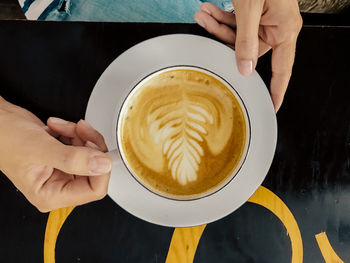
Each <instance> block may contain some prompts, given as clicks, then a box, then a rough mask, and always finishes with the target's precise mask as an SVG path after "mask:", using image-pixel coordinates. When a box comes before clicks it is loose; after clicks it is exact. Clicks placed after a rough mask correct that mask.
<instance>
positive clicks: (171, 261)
mask: <svg viewBox="0 0 350 263" xmlns="http://www.w3.org/2000/svg"><path fill="white" fill-rule="evenodd" d="M205 226H206V225H201V226H195V227H184V228H176V229H175V230H174V233H173V237H172V239H171V243H170V247H169V251H168V256H167V258H166V261H165V263H192V262H193V259H194V255H195V253H196V250H197V246H198V243H199V240H200V238H201V236H202V233H203V231H204V229H205Z"/></svg>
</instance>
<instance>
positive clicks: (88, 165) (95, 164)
mask: <svg viewBox="0 0 350 263" xmlns="http://www.w3.org/2000/svg"><path fill="white" fill-rule="evenodd" d="M51 138H52V137H51ZM41 149H42V150H41V151H40V153H38V154H39V156H41V158H40V159H41V161H40V162H41V163H42V164H45V165H48V166H51V167H53V168H56V169H58V170H61V171H63V172H66V173H70V174H76V175H102V174H108V173H109V172H110V171H111V168H112V160H111V158H110V157H109V156H108V155H107V154H105V153H103V152H101V151H98V150H96V149H92V148H89V147H83V146H72V145H64V144H63V143H61V142H59V141H57V140H56V139H54V138H52V140H50V141H49V143H46V145H45V147H41Z"/></svg>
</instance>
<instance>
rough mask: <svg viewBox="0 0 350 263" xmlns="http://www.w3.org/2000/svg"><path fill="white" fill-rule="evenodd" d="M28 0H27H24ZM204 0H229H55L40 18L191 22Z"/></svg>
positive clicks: (219, 0)
mask: <svg viewBox="0 0 350 263" xmlns="http://www.w3.org/2000/svg"><path fill="white" fill-rule="evenodd" d="M26 1H28V0H26ZM203 2H212V3H214V4H216V5H217V6H219V7H220V8H222V9H225V6H227V5H230V3H232V2H231V1H230V0H54V1H53V2H52V3H51V4H50V5H49V6H48V7H47V8H46V9H45V10H44V12H43V13H42V14H41V15H40V17H39V20H56V21H57V20H60V21H61V20H74V21H115V22H166V23H193V22H194V20H193V15H194V13H195V12H197V11H198V10H199V7H200V5H201V4H202V3H203Z"/></svg>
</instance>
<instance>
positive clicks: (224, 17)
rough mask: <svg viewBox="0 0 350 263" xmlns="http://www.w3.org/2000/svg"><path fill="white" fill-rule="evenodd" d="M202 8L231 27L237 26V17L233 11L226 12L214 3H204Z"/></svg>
mask: <svg viewBox="0 0 350 263" xmlns="http://www.w3.org/2000/svg"><path fill="white" fill-rule="evenodd" d="M200 10H201V11H203V12H205V13H207V14H208V15H210V16H212V17H213V18H214V19H215V20H216V21H218V22H219V23H221V24H225V25H227V26H230V27H236V17H235V15H234V14H233V13H230V12H225V11H223V10H221V9H220V8H219V7H217V6H216V5H214V4H212V3H208V2H206V3H203V4H202V5H201V7H200Z"/></svg>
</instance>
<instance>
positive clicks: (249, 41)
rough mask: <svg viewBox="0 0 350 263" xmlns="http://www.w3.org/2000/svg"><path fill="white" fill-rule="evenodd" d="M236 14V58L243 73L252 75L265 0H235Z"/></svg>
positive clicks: (256, 56) (256, 58) (256, 57)
mask: <svg viewBox="0 0 350 263" xmlns="http://www.w3.org/2000/svg"><path fill="white" fill-rule="evenodd" d="M233 5H234V7H235V15H236V25H237V33H236V43H235V48H236V60H237V66H238V70H239V71H240V73H241V74H242V75H245V76H247V75H250V74H251V73H252V72H253V69H254V68H255V65H256V63H257V60H258V51H259V24H260V19H261V14H262V10H263V6H264V1H263V0H233Z"/></svg>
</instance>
